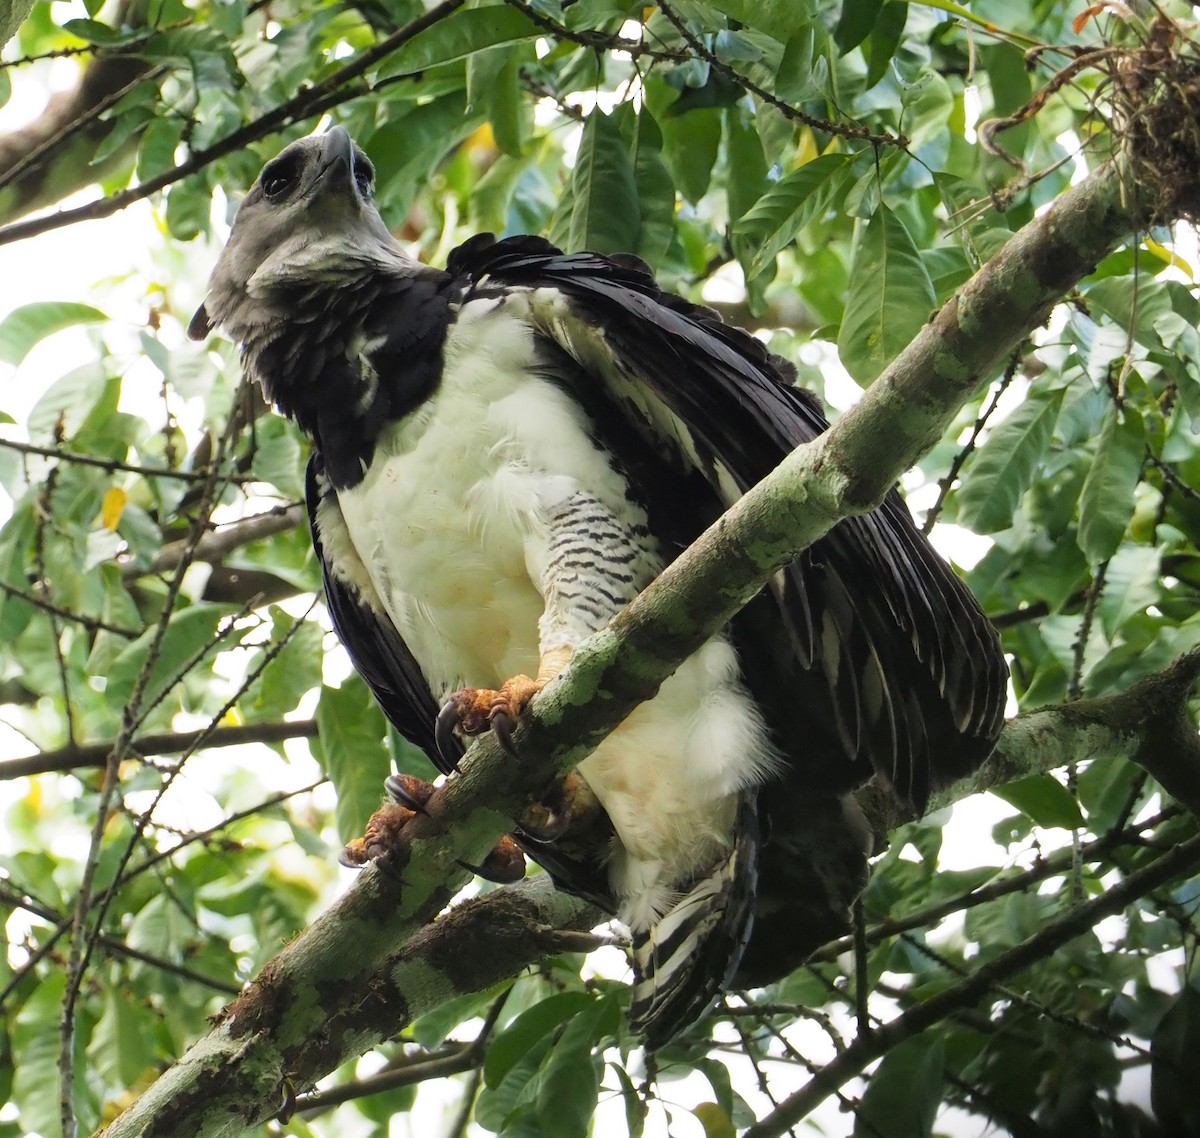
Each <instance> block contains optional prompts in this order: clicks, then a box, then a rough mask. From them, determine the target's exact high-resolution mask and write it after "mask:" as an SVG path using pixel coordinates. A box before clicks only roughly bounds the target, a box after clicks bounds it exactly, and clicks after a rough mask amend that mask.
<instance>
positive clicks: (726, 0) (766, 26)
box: [711, 0, 814, 43]
mask: <svg viewBox="0 0 1200 1138" xmlns="http://www.w3.org/2000/svg"><path fill="white" fill-rule="evenodd" d="M711 2H712V6H713V7H714V8H716V9H717V11H719V12H724V13H725V14H726V15H727V16H729V17H730V18H731V19H734V20H736V21H737V22H738V23H739V24H745V25H746V27H748V28H756V29H758V31H760V32H766V33H767V35H769V36H771V37H772V38H773V39H776V40H778V41H779V42H780V43H787V41H788V40H789V39H790V38H791V37H792V36H793V35H794V34H795V33H796V31H797V30H799V28H801V27H802V26H803V25H804V24H805V23H807V22H808V21H809V20H811V19H812V18H813V16H814V12H813V5H812V4H810V3H808V2H807V0H711Z"/></svg>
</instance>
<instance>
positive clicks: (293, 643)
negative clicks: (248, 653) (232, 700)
mask: <svg viewBox="0 0 1200 1138" xmlns="http://www.w3.org/2000/svg"><path fill="white" fill-rule="evenodd" d="M271 621H272V628H271V642H272V644H276V645H277V644H280V643H282V642H283V641H284V639H285V638H286V640H287V642H286V643H285V644H284V645H283V648H281V649H280V650H279V651H278V652H277V653H276V654H275V656H274V658H273V659H272V660H271V662H270V663H269V664H267V666H266V667H265V668H264V669H263V672H262V674H261V675H260V676H259V677H258V679H257V680H256V681H255V682H254V683H253V684H252V685H251V686H250V688H249V689H248V690H247V691H246V692H244V693H243V694H242V696H241V698H240V699H239V700H238V707H239V708H240V709H241V711H242V713H243V714H244V716H245V717H246V720H247V722H250V723H266V722H272V721H275V720H279V719H282V718H283V717H284V716H285V715H286V714H287V713H288V712H290V711H293V710H295V708H296V705H297V704H298V703H299V702H300V700H301V699H302V698H303V697H304V696H305V695H306V694H307V693H308V692H310V691H312V690H313V689H314V688H317V687H319V686H320V684H321V663H322V660H321V657H322V652H321V642H322V639H323V634H322V632H321V629H320V627H318V625H317V624H316V623H315V622H313V621H311V620H309V621H305V622H304V623H303V624H302V625H301V626H300V627H299V628H297V629H296V630H295V631H292V629H293V625H294V624H295V621H296V618H295V617H293V616H291V615H289V614H288V613H286V612H284V611H283V609H281V608H277V607H275V606H272V608H271ZM264 651H265V650H264ZM260 662H261V655H258V656H256V658H255V660H254V665H255V666H257V665H258V664H259V663H260Z"/></svg>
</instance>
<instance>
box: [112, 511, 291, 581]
mask: <svg viewBox="0 0 1200 1138" xmlns="http://www.w3.org/2000/svg"><path fill="white" fill-rule="evenodd" d="M304 517H305V513H304V507H303V506H302V505H301V504H300V503H299V502H295V503H292V504H291V505H288V506H277V507H276V508H275V509H273V510H267V511H265V512H264V513H261V514H255V515H253V516H252V517H249V518H243V519H242V520H241V521H237V522H230V523H229V524H228V525H223V526H221V527H220V528H219V529H216V530H213V531H211V532H209V533H206V534H204V536H203V537H201V538H200V540H199V541H197V542H195V543H189V540H188V539H184V540H183V541H172V542H168V543H167V544H166V545H164V546H163V547H162V549H160V550H159V551H158V554H157V556H156V557H155V558H154V561H153V562H152V563H151V565H150V566H149V567H148V568H147V567H144V566H141V565H138V564H137V563H136V562H135V561H133V560H132V559H130V560H128V561H125V562H123V563H122V565H121V573H122V575H123V576H124V577H125V579H126V580H130V579H131V578H135V577H142V576H145V575H146V574H147V573H167V572H170V571H172V570H174V569H176V568H178V566H179V564H180V561H181V559H182V558H183V557H184V555H185V554H186V555H187V557H188V560H189V562H190V561H220V560H221V558H223V557H226V556H228V555H229V554H230V553H233V552H234V551H235V550H238V549H241V548H242V546H244V545H250V544H251V543H253V542H256V541H264V540H265V539H266V538H268V537H274V536H275V534H277V533H283V532H284V531H285V530H289V529H295V527H296V526H298V525H299V524H300V523H301V522H302V521H303V520H304Z"/></svg>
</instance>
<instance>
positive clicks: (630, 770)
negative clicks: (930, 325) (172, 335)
mask: <svg viewBox="0 0 1200 1138" xmlns="http://www.w3.org/2000/svg"><path fill="white" fill-rule="evenodd" d="M373 176H374V171H373V168H372V166H371V163H370V160H369V159H368V158H367V157H366V155H365V154H364V153H363V152H362V150H360V149H359V148H358V147H357V146H356V145H355V144H354V143H353V142H352V141H351V139H350V137H349V136H348V135H347V133H346V132H345V131H344V130H343V129H341V128H334V129H332V130H330V131H328V132H327V133H326V134H325V135H323V136H320V137H310V138H305V139H301V140H299V141H297V142H294V143H292V144H291V145H289V146H288V147H287V148H286V149H285V150H283V151H282V152H281V153H280V154H279V156H278V157H276V158H274V159H273V160H272V161H270V162H269V163H268V164H267V165H266V167H265V168H264V169H263V171H262V173H261V175H260V176H259V178H258V180H257V181H256V182H255V184H254V186H253V187H252V189H251V190H250V193H249V194H248V196H247V197H246V199H245V200H244V201H243V203H242V205H241V207H240V209H239V210H238V213H237V216H236V219H235V221H234V225H233V230H232V233H231V236H230V238H229V242H228V245H227V246H226V248H225V250H224V251H223V253H222V255H221V257H220V260H219V261H218V263H217V266H216V268H215V270H214V271H213V275H212V279H211V281H210V284H209V290H208V293H207V295H206V298H205V300H204V303H203V305H202V307H201V308H200V309H199V310H198V311H197V313H196V315H195V317H194V319H193V320H192V323H191V325H190V327H189V333H190V334H191V335H192V336H193V338H202V337H204V336H206V335H207V334H208V333H209V331H211V329H212V328H213V327H215V326H218V325H219V326H222V327H223V328H224V329H225V330H226V332H227V333H228V334H229V335H230V336H231V337H233V338H234V339H235V340H236V341H237V342H238V343H240V345H241V353H242V360H243V365H244V368H245V370H246V372H247V374H248V375H249V376H251V377H253V378H254V379H255V380H257V381H258V382H259V383H260V384H261V386H262V390H263V392H264V394H265V396H266V398H267V399H268V400H269V401H271V402H273V403H274V404H275V405H276V407H277V408H278V409H279V411H280V412H282V413H283V414H284V415H286V416H288V417H289V418H291V419H293V420H294V421H295V422H296V423H297V424H298V425H299V426H300V427H301V428H302V429H303V431H304V432H305V433H306V434H307V435H308V437H309V438H310V439H311V441H312V457H311V461H310V463H309V468H308V480H307V487H308V510H309V517H310V520H311V524H312V536H313V542H314V545H315V548H316V551H317V554H318V556H319V558H320V561H321V565H322V568H323V571H324V579H325V587H326V593H327V600H328V608H329V612H330V615H331V617H332V620H333V624H334V627H335V629H336V631H337V632H338V634H339V635H340V637H341V639H342V642H343V643H344V645H345V647H346V649H347V651H348V652H349V655H350V658H351V660H352V661H353V662H354V664H355V666H356V667H357V668H358V670H359V671H360V672H361V673H362V675H363V677H364V678H365V679H366V681H367V683H368V684H369V685H370V687H371V689H372V690H373V692H374V694H375V696H376V697H377V698H378V700H379V702H380V704H381V705H382V707H383V709H384V711H385V712H386V714H387V716H388V718H389V719H390V720H391V722H392V723H393V724H394V725H395V727H396V728H397V730H398V731H399V732H400V733H401V734H402V735H404V736H405V737H406V738H407V739H409V740H410V741H411V742H413V743H414V744H416V745H417V746H418V747H420V748H421V749H422V750H423V751H424V752H425V753H426V754H427V755H429V757H430V758H431V759H432V760H433V761H434V763H436V764H437V765H438V767H439V768H440V769H441V770H442V771H444V772H446V773H450V772H452V770H453V768H454V766H455V763H456V761H457V759H458V757H459V755H460V753H461V744H460V742H459V740H458V738H457V735H460V734H464V733H467V734H469V733H476V732H479V731H483V730H487V729H488V728H489V726H491V727H495V728H496V729H497V730H498V732H503V733H504V734H505V735H506V734H507V729H508V728H510V727H511V724H512V721H513V718H514V717H515V716H517V715H519V714H520V712H521V709H522V708H523V706H524V704H525V703H526V702H527V701H528V699H529V698H530V697H531V696H532V694H533V693H534V692H536V691H537V690H538V689H539V688H540V687H541V686H542V685H543V684H545V683H546V682H547V681H548V680H549V679H550V678H552V677H553V676H554V675H555V674H556V673H557V672H558V671H559V670H561V668H562V667H563V665H564V664H565V662H566V660H567V659H568V658H569V656H570V654H571V651H572V649H573V647H574V646H575V645H577V644H578V643H580V642H581V641H582V640H583V639H584V638H586V637H587V636H588V635H589V634H590V633H592V632H594V631H595V630H596V629H598V628H600V627H601V626H602V625H604V624H605V623H606V622H607V621H608V620H609V619H610V618H611V617H612V616H613V615H614V614H615V613H616V612H617V611H618V610H619V609H621V608H622V607H623V606H624V605H625V604H626V603H627V602H628V601H630V600H631V599H632V598H633V597H634V596H635V595H636V594H637V593H638V592H639V591H640V590H641V589H643V588H645V586H646V585H648V584H649V583H650V582H651V580H653V578H654V577H655V575H656V574H657V573H658V572H659V571H660V570H661V569H662V568H663V566H664V565H666V564H667V563H668V562H670V561H671V560H672V559H673V558H674V557H675V556H676V555H677V553H678V552H679V550H681V549H682V548H684V547H685V546H686V545H687V544H689V543H690V542H691V541H692V540H693V539H694V538H695V537H696V536H697V535H698V534H699V533H700V532H701V531H702V530H703V529H704V528H705V527H706V526H707V525H708V524H709V523H710V522H712V521H713V519H714V518H716V517H717V516H718V515H719V514H720V513H721V512H722V510H723V509H724V508H726V507H727V506H728V505H729V504H730V503H731V502H733V501H734V500H735V499H736V498H738V497H739V496H740V495H741V494H742V493H743V492H744V491H745V490H746V489H747V488H748V487H749V486H751V485H752V484H753V483H755V482H756V481H758V480H759V479H760V478H762V477H763V476H764V475H766V474H767V473H768V472H770V470H771V469H772V468H773V467H774V466H775V465H776V464H777V463H778V462H779V461H780V460H781V459H782V458H783V456H784V455H785V454H786V453H788V452H789V451H790V450H792V449H793V448H794V447H796V446H797V445H799V444H801V443H805V442H808V441H810V440H811V439H813V438H814V437H816V436H817V435H819V434H820V433H821V432H822V431H824V430H825V429H826V428H827V425H828V424H827V423H826V421H825V419H824V417H823V416H822V413H821V410H820V408H819V405H818V403H817V401H816V399H815V398H814V397H813V396H811V395H810V394H808V393H806V392H804V391H803V390H801V389H799V388H797V387H796V386H794V385H793V383H792V379H793V372H792V371H791V369H790V367H789V365H787V364H786V363H785V362H784V361H782V360H780V359H778V358H776V357H774V356H772V355H770V354H769V353H768V352H767V351H766V349H765V347H764V346H763V345H762V344H761V343H760V342H759V341H757V340H756V339H754V338H753V337H751V336H750V335H748V334H747V333H745V332H743V331H741V330H740V329H737V328H732V327H729V326H726V325H724V324H723V323H721V322H720V320H719V319H718V318H717V317H716V316H715V314H714V313H712V312H711V311H709V310H707V309H705V308H702V307H700V306H697V305H695V304H692V303H690V302H689V301H687V300H684V299H682V298H680V297H678V296H674V295H672V294H670V293H668V292H664V291H663V290H662V289H660V288H659V287H658V285H657V284H656V283H655V281H654V280H653V278H652V277H651V276H650V274H649V271H648V269H647V267H646V266H645V265H644V264H643V263H641V262H640V261H638V260H637V259H636V258H633V257H625V256H613V257H605V256H601V255H599V254H595V253H586V252H585V253H571V254H566V253H563V252H561V251H560V250H559V249H557V248H555V247H554V246H552V245H551V244H549V243H548V242H546V241H544V240H541V239H539V238H535V237H511V238H508V239H505V240H500V241H497V240H495V239H493V238H492V237H491V236H490V235H483V236H479V237H475V238H472V239H471V240H469V241H467V242H466V243H465V244H464V245H462V246H460V247H459V248H458V249H456V250H455V251H454V252H453V253H452V254H451V255H450V257H449V260H448V263H447V266H446V268H445V269H444V270H443V269H435V268H432V267H430V266H427V265H424V264H421V263H419V262H418V261H416V260H414V259H413V258H412V257H411V256H409V255H408V254H407V253H406V252H405V251H404V250H403V249H402V248H401V247H400V245H399V244H398V243H397V242H396V241H395V240H394V239H393V237H392V236H391V234H390V233H389V232H388V230H387V228H386V226H385V225H384V223H383V221H382V219H381V218H380V215H379V213H378V211H377V210H376V207H375V205H374V203H373V201H372V189H373ZM1005 678H1006V667H1005V664H1004V660H1003V657H1002V656H1001V653H1000V650H999V645H998V642H997V638H996V635H995V632H994V631H993V629H992V627H991V625H990V624H989V623H988V621H987V620H986V619H985V617H984V616H983V614H982V613H981V612H980V610H979V608H978V606H977V605H976V603H975V601H974V600H973V598H972V597H971V595H970V594H969V593H968V592H967V590H966V589H965V588H964V587H963V585H962V584H961V583H960V582H959V580H958V579H957V577H956V576H955V575H954V573H953V572H952V571H951V570H950V569H949V567H948V566H947V565H946V564H945V563H944V562H943V561H942V560H941V559H940V558H939V557H938V556H937V554H935V553H934V551H933V549H932V548H931V547H930V545H929V544H928V542H927V541H926V540H925V538H924V537H923V536H922V535H921V534H920V533H919V532H918V531H917V529H916V528H915V526H914V525H913V523H912V520H911V518H910V516H909V514H908V512H907V509H906V508H905V506H904V504H903V502H902V501H901V499H900V498H899V496H898V495H897V494H895V493H894V492H893V493H892V494H891V495H890V496H889V497H888V498H887V500H886V501H885V502H884V503H883V505H881V506H880V507H879V508H878V509H876V510H874V511H873V512H871V513H869V514H867V515H865V516H863V517H857V518H851V519H848V520H846V521H843V522H842V523H840V524H839V525H838V526H836V527H835V528H834V529H833V530H832V531H831V532H830V533H829V534H828V535H827V536H826V537H825V538H823V539H822V540H821V541H819V542H817V543H816V544H815V545H814V546H813V547H812V548H811V549H809V550H808V551H807V552H806V553H805V555H804V556H802V557H801V558H800V559H799V560H798V561H797V562H795V563H794V564H793V565H791V566H790V567H789V568H788V569H787V570H785V571H784V572H782V573H780V574H779V575H778V576H777V578H776V579H775V580H774V582H773V583H772V585H771V586H770V587H768V588H766V589H764V590H763V591H762V592H761V593H760V594H759V596H758V597H757V598H756V599H755V600H754V601H752V602H751V603H750V605H749V606H747V608H746V609H745V610H744V611H743V612H742V613H741V614H740V615H739V617H738V618H737V619H735V620H734V621H733V622H732V623H731V625H730V626H729V627H728V629H727V630H726V631H725V632H723V633H722V634H721V635H718V636H715V637H713V638H712V639H711V640H710V641H709V642H708V643H707V644H705V645H704V646H703V647H702V648H700V649H699V650H698V651H697V652H696V653H695V654H694V655H693V656H691V657H690V658H689V659H687V660H686V661H685V662H684V663H683V664H682V665H681V666H680V667H679V669H678V670H677V671H676V672H675V673H674V675H673V676H672V677H671V678H670V679H668V680H667V681H666V682H665V683H664V684H663V685H662V687H661V689H660V690H659V692H658V694H657V695H656V696H655V697H654V698H653V699H651V700H649V701H647V702H646V703H644V704H643V705H642V706H641V707H639V708H638V709H637V710H636V711H634V712H633V713H632V714H631V715H630V716H629V717H628V718H627V719H626V721H625V722H624V723H623V724H622V725H621V726H620V727H619V728H618V729H617V730H616V731H614V732H613V734H612V735H611V736H610V737H609V738H608V739H607V740H605V742H603V743H602V744H601V745H600V746H599V747H598V748H597V749H596V750H595V752H594V753H593V754H592V755H591V756H590V757H589V758H587V759H586V760H585V761H584V762H583V763H582V764H581V765H580V767H579V769H578V775H579V776H580V778H579V780H577V782H578V783H579V785H580V786H582V787H583V788H585V789H586V791H587V794H586V796H581V797H587V798H589V799H590V800H591V801H592V802H598V803H599V806H600V807H602V810H601V811H599V813H601V815H602V816H603V820H604V827H603V829H602V830H601V831H599V832H600V834H601V836H599V837H595V838H593V839H592V840H591V844H590V846H589V845H588V844H587V843H586V842H585V843H583V844H581V843H580V842H578V841H575V842H573V843H567V842H565V841H556V840H554V834H553V833H551V834H547V833H544V832H543V833H539V832H538V831H537V830H536V829H535V828H534V827H533V826H528V827H526V828H524V829H522V828H520V827H518V829H517V830H516V831H515V835H516V838H517V840H518V842H520V843H521V844H522V846H523V847H524V848H525V849H526V850H527V852H529V853H530V854H531V856H533V857H534V858H535V859H536V860H538V861H540V862H541V863H542V864H543V865H544V866H546V868H547V869H548V870H549V871H550V872H551V873H552V874H553V875H554V878H555V880H556V881H557V883H558V884H560V885H562V886H563V887H565V888H566V889H568V890H572V891H575V892H578V893H580V894H582V895H585V896H588V897H590V898H591V899H593V900H595V901H597V902H598V903H600V904H602V905H605V906H607V907H608V908H609V910H610V911H613V912H616V913H618V914H619V915H620V917H621V919H622V920H624V921H625V922H626V923H627V925H628V926H629V927H630V929H631V930H632V933H633V941H634V951H633V956H634V971H635V985H634V993H633V1004H632V1009H631V1016H632V1019H633V1022H634V1024H635V1025H636V1026H637V1027H638V1029H639V1030H641V1031H642V1032H643V1033H644V1035H645V1037H646V1040H647V1042H648V1043H649V1044H650V1045H651V1046H656V1045H658V1044H660V1043H661V1042H663V1041H664V1040H666V1039H668V1038H670V1036H671V1035H672V1034H673V1033H674V1032H675V1031H677V1030H678V1029H679V1028H680V1027H682V1026H684V1025H686V1024H687V1023H689V1022H690V1021H692V1020H694V1019H695V1018H696V1017H697V1016H698V1015H700V1014H701V1013H702V1012H703V1011H704V1010H705V1008H706V1007H707V1006H708V1005H709V1004H710V1003H711V1001H712V999H713V997H714V996H715V995H716V993H717V992H718V991H719V990H721V989H722V988H723V987H724V986H726V985H729V984H731V983H737V984H742V985H745V984H760V983H764V982H766V981H768V980H771V979H775V978H777V977H779V976H781V975H783V974H784V973H786V972H787V971H789V970H790V969H791V968H792V967H794V966H796V965H797V964H798V963H799V962H800V961H801V960H802V959H803V958H804V956H806V955H807V954H808V953H809V952H811V951H812V949H813V948H814V947H816V945H818V944H820V943H822V942H823V940H824V939H826V938H827V937H828V936H830V935H833V934H835V933H837V932H840V931H842V929H843V927H844V921H845V913H846V910H847V907H848V905H849V904H850V902H851V901H852V900H853V898H854V896H855V895H856V894H857V892H858V891H859V889H860V888H861V886H862V884H863V882H864V880H865V866H866V853H867V851H866V848H865V843H866V828H865V826H864V825H863V823H862V819H861V815H858V814H857V813H856V810H855V808H854V806H853V804H852V800H851V799H850V797H849V794H848V792H849V791H850V790H852V789H853V788H855V787H856V786H858V785H859V784H861V783H863V782H864V781H866V780H867V779H868V778H870V777H871V776H872V775H873V774H875V775H878V776H879V777H881V778H882V779H883V780H885V781H886V783H887V784H889V785H890V786H891V787H892V788H893V789H894V791H895V793H896V794H897V795H899V796H900V797H901V798H903V799H905V800H907V801H908V802H910V803H911V804H912V805H913V806H914V807H915V808H916V809H917V810H918V811H919V810H920V809H921V808H922V807H923V806H924V804H925V802H926V800H927V798H928V795H929V792H930V790H931V789H932V788H934V787H936V786H938V785H940V784H943V783H945V782H947V781H950V780H952V779H954V778H956V777H959V776H962V775H964V774H966V773H968V772H970V771H971V770H972V769H974V768H975V767H976V766H978V764H979V763H980V762H982V761H983V759H984V758H985V757H986V756H987V755H988V754H989V752H990V751H991V750H992V747H993V745H994V743H995V740H996V737H997V735H998V732H999V729H1000V725H1001V719H1002V712H1003V706H1004V690H1005ZM439 709H440V712H439ZM397 793H400V794H401V797H404V796H405V795H406V794H408V793H409V792H403V791H399V790H398V791H397ZM556 809H557V808H556ZM564 809H565V813H566V814H567V815H568V816H569V814H570V810H569V808H564ZM543 816H544V815H543ZM560 820H561V819H560ZM568 821H569V819H568ZM586 832H587V833H588V834H596V833H597V830H596V828H595V827H594V826H593V827H592V828H591V829H588V830H587V831H586Z"/></svg>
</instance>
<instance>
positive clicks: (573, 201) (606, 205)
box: [564, 110, 639, 253]
mask: <svg viewBox="0 0 1200 1138" xmlns="http://www.w3.org/2000/svg"><path fill="white" fill-rule="evenodd" d="M566 219H567V232H566V238H565V245H564V248H565V249H566V250H567V251H568V252H574V251H576V250H579V249H592V250H595V251H596V252H598V253H621V252H630V251H632V250H634V249H636V248H637V242H638V228H639V226H638V219H639V210H638V198H637V186H636V184H635V182H634V172H633V163H632V162H631V161H630V157H629V150H628V149H627V148H626V146H625V140H624V139H623V138H622V137H621V132H620V131H619V130H618V129H617V125H616V122H615V121H614V120H613V119H612V118H610V117H609V116H608V115H606V114H604V113H603V111H599V110H595V111H593V112H592V113H591V114H590V115H588V119H587V122H586V123H584V127H583V138H582V139H581V140H580V143H579V152H578V154H577V155H576V158H575V171H574V175H573V177H572V178H571V193H570V200H569V212H568V213H567V214H566Z"/></svg>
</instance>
